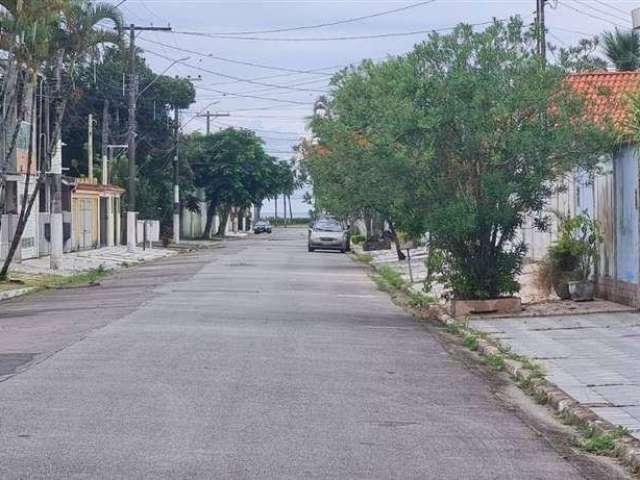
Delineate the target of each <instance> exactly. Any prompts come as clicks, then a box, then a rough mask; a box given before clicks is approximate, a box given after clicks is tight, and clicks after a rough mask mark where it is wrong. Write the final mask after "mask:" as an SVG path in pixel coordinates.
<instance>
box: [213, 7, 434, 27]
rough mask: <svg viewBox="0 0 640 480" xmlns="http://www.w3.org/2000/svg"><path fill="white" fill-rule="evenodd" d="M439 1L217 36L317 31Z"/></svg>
mask: <svg viewBox="0 0 640 480" xmlns="http://www.w3.org/2000/svg"><path fill="white" fill-rule="evenodd" d="M436 1H437V0H427V1H425V2H418V3H413V4H411V5H407V6H404V7H399V8H394V9H392V10H385V11H384V12H378V13H373V14H370V15H363V16H360V17H353V18H346V19H344V20H336V21H334V22H326V23H319V24H316V25H302V26H298V27H288V28H276V29H273V30H254V31H243V32H217V33H215V34H216V35H260V34H264V33H282V32H293V31H299V30H311V29H316V28H325V27H333V26H336V25H344V24H346V23H355V22H360V21H362V20H369V19H371V18H378V17H382V16H385V15H391V14H393V13H399V12H404V11H407V10H411V9H413V8H418V7H422V6H424V5H428V4H430V3H434V2H436Z"/></svg>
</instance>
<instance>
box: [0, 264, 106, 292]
mask: <svg viewBox="0 0 640 480" xmlns="http://www.w3.org/2000/svg"><path fill="white" fill-rule="evenodd" d="M107 274H108V271H107V270H105V269H104V267H102V266H100V267H98V268H96V269H94V270H89V271H87V272H83V273H79V274H76V275H69V276H63V275H34V274H24V273H19V272H16V273H13V274H12V275H11V280H9V281H7V282H1V283H0V291H2V290H3V288H2V287H4V286H7V287H5V288H4V290H8V289H9V288H8V286H12V288H14V289H15V288H35V289H38V290H47V289H53V288H64V287H74V286H80V285H91V284H92V283H96V282H98V281H100V280H101V279H102V278H104V277H105V276H106V275H107Z"/></svg>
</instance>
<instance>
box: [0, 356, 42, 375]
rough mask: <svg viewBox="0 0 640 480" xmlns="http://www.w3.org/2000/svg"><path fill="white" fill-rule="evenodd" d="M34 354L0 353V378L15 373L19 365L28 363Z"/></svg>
mask: <svg viewBox="0 0 640 480" xmlns="http://www.w3.org/2000/svg"><path fill="white" fill-rule="evenodd" d="M35 356H36V354H35V353H0V376H2V375H11V374H12V373H15V372H16V370H18V368H20V366H21V365H24V364H25V363H29V362H30V361H31V360H32V359H33V357H35Z"/></svg>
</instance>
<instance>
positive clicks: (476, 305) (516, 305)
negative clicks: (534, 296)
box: [449, 297, 522, 318]
mask: <svg viewBox="0 0 640 480" xmlns="http://www.w3.org/2000/svg"><path fill="white" fill-rule="evenodd" d="M449 309H450V312H451V315H453V316H454V317H456V318H461V317H465V316H467V315H474V314H482V313H485V314H486V313H497V314H507V313H520V312H521V311H522V302H521V300H520V297H508V298H494V299H491V300H452V301H451V304H450V306H449Z"/></svg>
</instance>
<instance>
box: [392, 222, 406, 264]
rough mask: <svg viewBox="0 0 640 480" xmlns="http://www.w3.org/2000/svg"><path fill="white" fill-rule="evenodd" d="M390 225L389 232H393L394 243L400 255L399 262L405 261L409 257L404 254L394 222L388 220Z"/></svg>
mask: <svg viewBox="0 0 640 480" xmlns="http://www.w3.org/2000/svg"><path fill="white" fill-rule="evenodd" d="M387 223H389V230H390V231H391V235H392V236H393V243H394V244H395V246H396V253H397V254H398V260H400V261H403V260H406V259H407V256H406V255H405V254H404V253H402V249H401V248H400V239H399V238H398V234H397V233H396V229H395V227H394V226H393V222H392V221H391V220H387Z"/></svg>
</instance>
